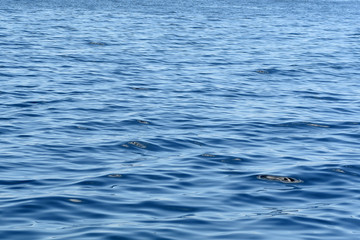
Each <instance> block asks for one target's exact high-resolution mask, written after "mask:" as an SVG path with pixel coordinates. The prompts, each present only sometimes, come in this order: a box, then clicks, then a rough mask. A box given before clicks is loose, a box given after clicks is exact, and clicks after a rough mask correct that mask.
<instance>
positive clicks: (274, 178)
mask: <svg viewBox="0 0 360 240" xmlns="http://www.w3.org/2000/svg"><path fill="white" fill-rule="evenodd" d="M257 178H258V179H261V180H268V181H278V182H282V183H301V182H303V181H302V180H300V179H296V178H292V177H284V176H274V175H258V176H257Z"/></svg>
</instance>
